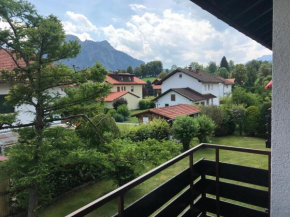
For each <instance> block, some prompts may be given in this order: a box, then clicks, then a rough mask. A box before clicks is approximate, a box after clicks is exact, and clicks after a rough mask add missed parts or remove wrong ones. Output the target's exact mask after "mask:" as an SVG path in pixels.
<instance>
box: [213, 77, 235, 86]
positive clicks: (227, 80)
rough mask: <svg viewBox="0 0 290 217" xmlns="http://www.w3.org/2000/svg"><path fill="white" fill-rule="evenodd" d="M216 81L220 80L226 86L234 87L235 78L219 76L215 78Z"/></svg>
mask: <svg viewBox="0 0 290 217" xmlns="http://www.w3.org/2000/svg"><path fill="white" fill-rule="evenodd" d="M216 77H217V78H218V79H220V80H222V81H223V82H224V84H226V85H234V84H235V78H223V77H221V76H218V75H217V76H216Z"/></svg>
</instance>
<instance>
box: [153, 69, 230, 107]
mask: <svg viewBox="0 0 290 217" xmlns="http://www.w3.org/2000/svg"><path fill="white" fill-rule="evenodd" d="M158 84H160V85H161V84H162V90H161V92H162V94H161V95H160V96H159V97H157V98H156V103H157V104H159V106H160V107H162V106H164V105H165V104H168V105H176V104H181V103H197V104H204V105H219V104H220V101H219V98H220V97H224V96H227V95H229V94H230V93H231V91H232V85H233V84H234V83H233V82H232V81H231V80H229V79H224V78H221V77H218V76H214V75H210V74H208V73H206V72H203V71H201V70H200V69H192V68H189V69H181V68H178V69H176V70H175V71H173V72H172V73H170V74H169V75H167V76H166V77H165V78H163V79H162V80H161V81H159V83H158ZM172 89H191V92H192V93H195V94H196V93H199V94H201V95H203V96H204V98H200V100H199V101H193V100H192V99H189V98H187V100H185V98H184V96H183V97H181V96H180V94H178V95H177V96H176V98H178V99H176V100H173V101H172V100H171V96H170V97H169V95H171V94H172V93H170V92H168V90H172ZM165 93H166V94H165ZM209 97H210V98H209Z"/></svg>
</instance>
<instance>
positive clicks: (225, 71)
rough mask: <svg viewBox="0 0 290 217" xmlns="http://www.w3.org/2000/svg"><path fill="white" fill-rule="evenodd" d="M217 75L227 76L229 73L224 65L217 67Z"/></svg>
mask: <svg viewBox="0 0 290 217" xmlns="http://www.w3.org/2000/svg"><path fill="white" fill-rule="evenodd" d="M217 75H218V76H221V77H223V78H229V75H230V73H229V72H228V70H227V69H226V68H224V67H221V68H219V70H218V71H217Z"/></svg>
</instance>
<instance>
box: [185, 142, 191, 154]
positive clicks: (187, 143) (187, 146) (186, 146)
mask: <svg viewBox="0 0 290 217" xmlns="http://www.w3.org/2000/svg"><path fill="white" fill-rule="evenodd" d="M189 144H190V141H189V142H188V141H184V142H183V152H185V151H187V150H188V149H189Z"/></svg>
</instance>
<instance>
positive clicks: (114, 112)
mask: <svg viewBox="0 0 290 217" xmlns="http://www.w3.org/2000/svg"><path fill="white" fill-rule="evenodd" d="M115 114H117V111H116V110H115V109H110V110H109V111H108V112H107V115H110V116H111V117H114V115H115Z"/></svg>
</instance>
